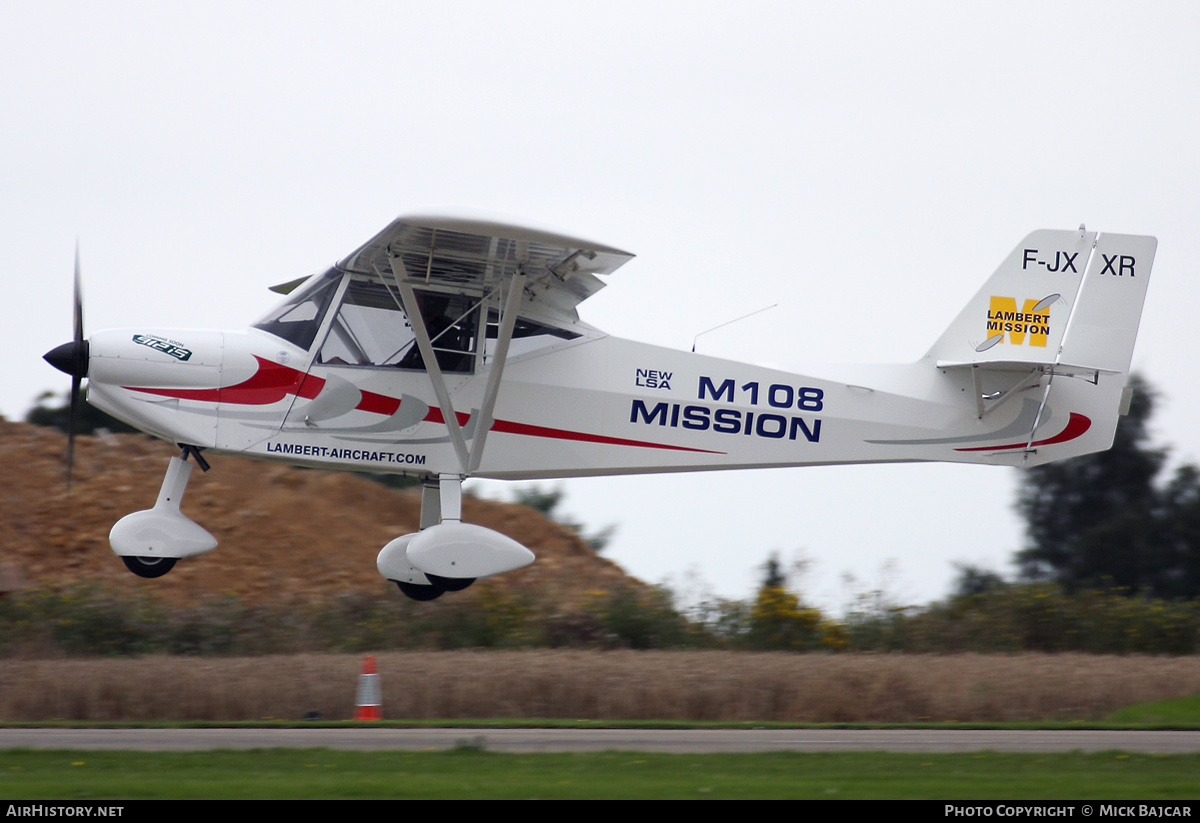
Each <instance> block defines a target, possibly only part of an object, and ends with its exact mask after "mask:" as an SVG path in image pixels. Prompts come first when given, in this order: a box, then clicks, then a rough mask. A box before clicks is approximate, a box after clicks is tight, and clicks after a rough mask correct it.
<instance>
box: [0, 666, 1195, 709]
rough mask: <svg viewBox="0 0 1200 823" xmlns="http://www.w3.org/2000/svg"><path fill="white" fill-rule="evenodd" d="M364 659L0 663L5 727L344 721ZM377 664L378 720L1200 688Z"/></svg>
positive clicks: (1042, 697)
mask: <svg viewBox="0 0 1200 823" xmlns="http://www.w3.org/2000/svg"><path fill="white" fill-rule="evenodd" d="M361 660H362V658H361V657H358V656H355V655H289V656H278V657H265V658H237V659H227V658H226V659H222V658H183V657H162V658H140V659H129V658H124V659H98V660H39V661H6V662H5V664H4V666H3V668H2V669H0V718H3V719H5V720H7V721H9V722H14V721H33V720H47V719H63V720H82V721H105V720H158V719H177V720H212V721H233V720H255V719H261V718H278V719H300V718H303V717H304V716H305V715H306V714H307V713H309V712H319V713H320V715H321V716H322V717H323V718H325V719H330V720H346V719H350V718H352V717H353V715H354V708H355V707H354V703H355V695H356V686H357V683H358V678H359V673H360V671H361ZM378 668H379V679H380V683H381V686H382V693H383V715H384V718H385V719H424V718H493V717H523V718H586V719H596V720H617V719H623V720H652V719H677V720H714V721H715V720H725V721H738V720H742V721H746V720H748V721H796V722H901V723H903V722H920V721H942V720H946V721H976V722H984V721H1016V720H1031V719H1056V720H1086V719H1096V718H1099V717H1101V716H1103V715H1104V714H1106V713H1107V712H1109V711H1111V710H1113V709H1116V708H1119V707H1121V706H1125V705H1129V704H1131V703H1135V702H1141V701H1150V700H1159V699H1166V698H1170V697H1178V696H1182V695H1187V694H1194V693H1196V692H1200V659H1197V658H1194V657H1187V658H1145V657H1136V656H1129V657H1110V656H1094V655H1073V654H1063V655H1039V654H1021V655H1012V656H999V655H997V656H989V655H944V656H943V655H869V654H802V655H797V654H786V653H773V654H750V653H733V652H630V651H613V652H575V651H528V652H411V653H410V652H399V653H394V654H385V655H380V656H379V657H378Z"/></svg>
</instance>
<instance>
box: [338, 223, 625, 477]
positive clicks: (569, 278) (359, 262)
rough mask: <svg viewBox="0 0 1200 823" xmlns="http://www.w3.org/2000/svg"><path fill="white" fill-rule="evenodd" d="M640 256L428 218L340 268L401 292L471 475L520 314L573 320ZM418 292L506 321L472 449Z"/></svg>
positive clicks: (552, 235)
mask: <svg viewBox="0 0 1200 823" xmlns="http://www.w3.org/2000/svg"><path fill="white" fill-rule="evenodd" d="M632 257H633V255H632V254H630V253H628V252H625V251H621V250H620V249H616V248H613V247H611V246H607V245H604V244H602V243H595V242H593V241H590V240H583V239H581V238H578V237H571V236H568V235H564V234H561V233H558V232H554V231H548V230H545V229H541V228H535V227H532V226H528V225H519V224H515V223H510V222H507V221H504V220H501V219H496V218H494V217H490V216H487V217H485V216H480V215H461V214H460V215H451V214H421V215H404V216H401V217H398V218H396V219H395V220H393V221H392V223H391V224H390V225H388V227H387V228H385V229H384V230H383V231H381V232H380V233H379V234H377V235H375V236H374V237H373V238H371V239H370V240H369V241H367V242H366V243H365V244H364V245H363V246H361V247H360V248H358V249H357V250H356V251H354V252H353V253H352V254H350V255H349V256H348V257H346V258H344V259H343V260H341V261H339V262H338V264H337V268H338V269H340V270H342V271H345V272H347V273H349V274H351V275H353V276H356V277H367V278H378V279H379V280H381V281H382V282H384V283H385V284H388V285H389V288H391V287H394V288H395V289H396V292H397V294H396V297H397V302H399V303H400V304H401V305H402V307H403V308H404V311H405V313H406V315H407V317H408V321H409V323H410V324H411V326H412V330H413V334H414V336H415V338H416V343H417V347H418V348H419V349H420V351H421V356H422V359H423V362H424V363H425V364H426V368H427V371H428V375H429V380H430V384H431V386H432V388H433V390H434V394H435V395H436V396H437V399H438V406H439V408H440V409H441V412H442V418H443V419H444V420H445V421H446V428H447V431H448V433H449V436H450V440H451V442H452V443H453V445H454V448H455V451H456V452H457V454H458V460H459V467H460V469H461V471H462V472H463V473H464V474H468V473H470V472H472V471H474V470H475V469H476V468H478V466H479V463H480V460H481V459H482V456H483V449H484V443H485V442H486V439H487V433H488V430H489V429H490V428H491V425H492V420H493V418H492V412H493V410H494V409H495V404H496V397H497V394H498V392H499V390H500V383H501V379H502V375H503V373H504V366H505V361H506V359H507V353H508V344H509V342H510V341H511V339H512V335H513V330H514V327H515V323H516V321H517V317H518V315H519V314H524V313H526V312H527V311H528V310H529V309H530V308H532V306H531V304H535V305H536V313H538V314H541V315H551V316H553V315H558V316H559V317H563V318H565V319H568V320H571V321H574V320H577V319H578V316H577V314H576V311H575V307H576V306H577V305H578V304H579V302H580V301H582V300H585V299H586V298H588V297H589V296H591V295H592V294H595V293H596V292H597V291H599V290H600V289H601V288H603V287H604V283H603V282H602V281H601V280H600V279H599V278H598V277H597V276H596V275H600V274H610V273H612V272H614V271H616V270H617V269H618V268H619V267H620V266H621V265H622V264H624V263H625V262H627V261H628V260H630V259H632ZM415 289H422V290H435V291H436V290H442V291H450V292H453V293H456V294H464V295H469V296H471V297H474V298H478V300H479V301H480V303H483V304H485V305H489V306H494V308H495V310H496V311H497V316H498V329H497V334H496V348H495V351H494V353H493V355H492V358H491V360H490V363H489V368H488V378H487V384H486V386H485V389H484V396H483V400H482V402H481V404H480V408H479V410H478V413H477V415H476V420H477V421H478V422H477V425H476V433H475V435H474V437H473V439H472V443H471V444H470V445H468V444H467V436H466V435H465V433H464V432H463V431H462V430H461V428H460V426H459V424H458V419H457V414H456V412H455V410H454V408H453V404H452V402H451V399H450V393H449V390H448V387H447V385H446V381H445V378H444V377H443V375H442V372H441V368H440V367H439V366H438V363H437V357H436V354H435V353H434V349H433V344H434V342H435V338H434V337H433V336H432V335H431V333H430V330H429V329H428V328H427V326H426V323H425V320H424V318H423V317H422V312H421V308H420V303H419V301H418V298H417V295H416V291H415Z"/></svg>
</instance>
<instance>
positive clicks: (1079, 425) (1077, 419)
mask: <svg viewBox="0 0 1200 823" xmlns="http://www.w3.org/2000/svg"><path fill="white" fill-rule="evenodd" d="M1091 427H1092V421H1091V419H1089V418H1087V417H1085V416H1084V415H1082V414H1079V413H1078V412H1071V417H1070V418H1069V419H1068V420H1067V425H1066V426H1064V427H1063V430H1062V431H1060V432H1059V433H1058V434H1056V435H1054V436H1053V437H1048V438H1046V439H1045V440H1035V441H1034V442H1032V443H1029V444H1025V443H1010V444H1008V445H1007V446H972V447H971V448H969V449H955V451H956V452H994V451H1001V450H1003V449H1023V448H1025V447H1026V445H1028V446H1029V447H1030V448H1035V447H1037V446H1052V445H1054V444H1055V443H1066V442H1067V441H1068V440H1074V439H1075V438H1076V437H1081V436H1082V435H1083V434H1084V432H1086V431H1087V430H1088V429H1090V428H1091Z"/></svg>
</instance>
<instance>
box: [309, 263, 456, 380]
mask: <svg viewBox="0 0 1200 823" xmlns="http://www.w3.org/2000/svg"><path fill="white" fill-rule="evenodd" d="M416 296H417V303H418V304H419V305H420V307H421V315H422V317H423V319H424V321H425V328H426V330H427V331H428V332H429V336H430V338H431V341H432V343H433V349H434V353H435V354H436V356H437V361H438V366H439V367H440V368H441V370H442V371H445V372H471V371H474V368H475V350H476V329H477V328H478V319H477V318H478V316H479V308H478V306H477V305H476V304H475V301H474V300H472V299H471V298H469V297H466V296H463V295H453V294H439V293H437V292H430V291H418V292H416ZM320 362H321V363H324V364H327V365H353V366H368V365H369V366H394V367H396V368H401V369H424V368H425V363H424V360H423V359H422V357H421V352H420V349H419V348H418V346H417V340H416V334H415V333H414V332H413V328H412V324H411V323H409V321H408V316H407V315H406V314H405V313H404V310H403V309H402V308H401V306H400V296H399V294H398V293H396V292H395V291H394V289H392V288H389V287H388V286H387V285H385V284H384V283H382V282H378V281H369V280H358V279H355V280H353V281H351V283H350V285H349V286H348V287H347V289H346V294H345V297H343V298H342V304H341V306H340V307H339V308H338V313H337V316H336V317H335V318H334V320H333V325H332V326H331V327H330V329H329V336H328V337H326V338H325V344H324V345H323V346H321V354H320Z"/></svg>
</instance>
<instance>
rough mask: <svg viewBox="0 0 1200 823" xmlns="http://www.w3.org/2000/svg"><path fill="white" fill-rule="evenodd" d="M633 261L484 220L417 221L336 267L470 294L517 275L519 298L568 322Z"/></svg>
mask: <svg viewBox="0 0 1200 823" xmlns="http://www.w3.org/2000/svg"><path fill="white" fill-rule="evenodd" d="M632 258H633V255H632V254H630V253H629V252H625V251H621V250H620V249H616V248H613V247H611V246H607V245H604V244H602V243H596V242H593V241H590V240H584V239H582V238H578V237H570V236H567V235H564V234H559V233H557V232H553V231H547V230H545V229H540V228H535V227H532V226H527V225H518V224H515V223H508V222H504V221H502V220H498V219H495V218H491V217H483V216H471V215H451V214H418V215H404V216H401V217H398V218H396V219H395V220H393V221H392V223H391V224H390V225H389V226H388V227H387V228H385V229H384V230H383V231H381V232H380V233H379V234H377V235H375V236H374V237H372V238H371V239H370V240H369V241H367V242H366V243H365V244H364V245H363V246H361V247H360V248H359V249H357V250H356V251H354V252H353V253H352V254H350V255H349V256H347V257H346V258H344V259H343V260H341V261H340V262H339V263H338V268H340V269H342V270H344V271H348V272H351V273H352V274H361V275H366V276H371V275H376V276H377V275H379V274H380V273H387V272H391V271H392V270H393V268H394V269H395V270H396V272H397V274H398V276H400V277H401V278H402V279H404V280H407V281H408V282H409V284H410V285H412V286H416V287H422V286H424V287H429V286H433V287H435V288H442V289H449V290H453V291H455V292H459V293H464V294H474V295H484V294H486V293H488V292H490V291H492V290H494V289H495V288H496V287H498V286H500V285H501V284H503V283H505V282H506V281H508V280H509V279H510V278H511V277H512V276H513V275H515V274H516V273H517V272H518V270H521V271H523V272H524V274H525V276H526V280H525V291H526V294H527V295H528V296H529V297H530V298H533V299H535V300H537V301H538V303H539V304H540V307H541V308H543V309H549V310H550V311H554V310H557V311H559V312H564V313H567V314H572V315H573V314H574V310H575V306H576V305H577V304H578V303H579V302H580V301H582V300H584V299H586V298H588V297H590V296H591V295H592V294H594V293H595V292H597V291H599V290H600V289H601V288H603V287H604V283H603V281H601V280H600V279H599V278H597V277H596V275H598V274H611V273H612V272H614V271H616V270H617V269H618V268H619V267H620V266H621V265H622V264H624V263H625V262H627V261H629V260H630V259H632ZM394 262H397V263H400V264H401V265H398V266H397V265H394Z"/></svg>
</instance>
